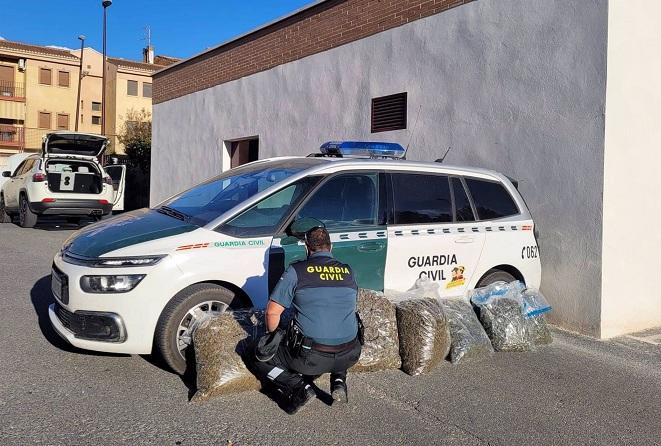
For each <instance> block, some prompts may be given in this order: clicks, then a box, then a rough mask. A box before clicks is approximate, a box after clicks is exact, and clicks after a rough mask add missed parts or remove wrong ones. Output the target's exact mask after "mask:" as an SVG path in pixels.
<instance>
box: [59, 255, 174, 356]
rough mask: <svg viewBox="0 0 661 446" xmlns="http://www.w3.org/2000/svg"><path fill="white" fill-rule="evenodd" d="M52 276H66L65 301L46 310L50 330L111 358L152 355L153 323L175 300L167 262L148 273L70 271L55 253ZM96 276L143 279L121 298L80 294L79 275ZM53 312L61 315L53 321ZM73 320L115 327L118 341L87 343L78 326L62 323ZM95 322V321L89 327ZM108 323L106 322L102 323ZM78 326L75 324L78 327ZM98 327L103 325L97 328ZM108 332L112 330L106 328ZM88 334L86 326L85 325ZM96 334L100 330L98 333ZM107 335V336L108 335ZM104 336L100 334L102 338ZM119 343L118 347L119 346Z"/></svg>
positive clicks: (130, 270) (170, 265)
mask: <svg viewBox="0 0 661 446" xmlns="http://www.w3.org/2000/svg"><path fill="white" fill-rule="evenodd" d="M53 263H54V270H55V271H58V274H63V275H66V278H67V279H66V284H67V294H66V298H65V297H64V296H61V297H62V298H63V300H64V301H61V300H58V299H57V298H56V300H55V302H56V303H55V304H53V305H52V306H51V307H50V308H49V317H50V320H51V324H52V325H53V328H54V329H55V330H56V331H57V332H58V333H59V334H60V336H62V337H63V338H64V339H65V340H67V341H68V342H69V343H70V344H72V345H74V346H76V347H79V348H83V349H87V350H95V351H101V352H110V353H128V354H149V353H151V351H152V347H153V340H154V331H155V329H156V325H157V323H158V318H159V317H160V315H161V312H162V311H163V308H164V307H165V305H166V304H167V302H168V301H169V300H170V299H171V298H172V296H173V295H175V294H176V292H177V291H179V290H178V289H176V287H177V282H176V281H173V280H172V278H173V277H178V276H179V275H180V271H179V270H178V268H177V266H176V264H175V262H174V261H172V259H171V258H166V259H163V260H162V261H161V262H159V263H158V264H157V265H154V266H150V267H130V268H92V267H89V266H82V265H74V264H71V263H67V262H64V261H63V260H62V257H61V255H60V254H59V253H58V254H57V255H56V256H55V258H54V260H53ZM98 274H118V275H121V274H145V275H146V276H145V278H144V279H143V280H142V282H140V283H139V284H138V285H137V286H136V287H135V288H134V289H133V290H131V291H129V292H126V293H112V294H92V293H86V292H84V291H83V290H82V289H81V288H80V278H81V277H82V276H84V275H98ZM58 306H59V307H61V309H62V310H66V313H63V312H62V311H61V310H60V314H59V316H62V317H58ZM69 315H74V316H75V317H76V319H77V320H78V318H79V317H80V316H81V315H84V316H89V315H92V316H94V317H96V316H99V315H101V316H104V317H108V318H111V319H114V320H115V321H117V324H116V325H117V326H118V327H120V326H121V333H122V334H121V336H119V338H116V337H113V336H110V338H112V339H114V340H110V339H89V337H88V336H85V335H84V334H83V335H82V336H81V334H82V333H81V332H80V331H77V328H78V329H80V328H81V327H80V325H78V326H77V328H76V326H75V325H70V326H69V327H67V326H66V325H67V323H70V322H69V321H66V320H64V319H68V318H69ZM92 322H94V321H92ZM106 322H107V320H106ZM79 323H80V320H78V321H77V322H75V323H74V324H79ZM102 325H103V324H102ZM107 326H109V327H111V325H110V324H107ZM85 328H87V329H89V325H86V327H85ZM97 328H99V327H97ZM112 333H113V332H112V329H111V330H110V332H109V333H108V334H112ZM102 334H103V333H102ZM119 339H121V341H120V340H119Z"/></svg>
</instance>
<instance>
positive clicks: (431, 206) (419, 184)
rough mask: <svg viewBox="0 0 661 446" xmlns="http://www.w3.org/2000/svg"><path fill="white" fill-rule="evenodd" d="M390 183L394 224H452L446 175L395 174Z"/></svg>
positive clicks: (450, 202)
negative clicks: (391, 185)
mask: <svg viewBox="0 0 661 446" xmlns="http://www.w3.org/2000/svg"><path fill="white" fill-rule="evenodd" d="M392 183H393V202H394V208H395V221H394V222H395V224H400V225H401V224H415V223H450V222H452V199H451V198H450V184H449V181H448V177H447V176H445V175H424V174H412V173H394V174H392Z"/></svg>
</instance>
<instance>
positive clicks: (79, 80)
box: [76, 34, 85, 131]
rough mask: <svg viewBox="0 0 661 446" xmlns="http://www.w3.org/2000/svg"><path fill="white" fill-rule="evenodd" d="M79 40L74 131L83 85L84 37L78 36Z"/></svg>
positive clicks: (78, 114)
mask: <svg viewBox="0 0 661 446" xmlns="http://www.w3.org/2000/svg"><path fill="white" fill-rule="evenodd" d="M78 39H79V40H80V70H79V71H78V97H77V99H76V131H78V122H79V121H80V88H81V85H82V83H83V48H84V47H85V36H83V35H82V34H81V35H80V36H78Z"/></svg>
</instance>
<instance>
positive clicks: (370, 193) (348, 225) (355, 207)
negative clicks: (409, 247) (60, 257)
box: [269, 172, 388, 290]
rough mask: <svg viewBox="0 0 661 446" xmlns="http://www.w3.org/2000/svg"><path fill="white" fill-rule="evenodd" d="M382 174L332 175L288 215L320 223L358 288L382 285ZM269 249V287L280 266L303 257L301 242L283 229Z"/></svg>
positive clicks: (383, 204)
mask: <svg viewBox="0 0 661 446" xmlns="http://www.w3.org/2000/svg"><path fill="white" fill-rule="evenodd" d="M383 178H384V177H383V174H379V173H377V172H351V173H341V174H336V175H333V176H331V177H329V178H327V179H325V180H324V181H323V182H322V183H321V184H320V185H319V186H318V187H317V188H316V189H315V190H314V191H313V192H312V193H311V194H310V196H309V197H308V198H307V199H306V200H305V202H304V203H303V204H302V205H301V206H300V207H299V209H298V211H297V212H296V213H295V215H294V217H293V218H292V219H291V221H292V222H293V221H295V220H297V219H300V218H305V217H310V218H315V219H317V220H319V221H321V222H323V223H324V224H325V225H326V228H327V229H328V232H329V234H330V236H331V242H332V245H333V248H332V249H333V251H332V252H333V255H334V257H335V258H336V259H337V260H339V261H340V262H343V263H346V264H348V265H349V266H351V268H352V269H353V272H354V276H355V278H356V282H357V284H358V286H359V287H361V288H369V289H374V290H383V283H384V282H383V280H384V268H385V258H386V250H387V242H388V238H387V232H386V226H385V215H384V209H385V193H384V190H385V189H384V188H383V187H382V184H385V183H384V181H383ZM272 252H273V254H274V255H273V256H272V259H273V262H272V268H271V271H270V278H269V279H270V286H271V287H272V286H273V285H274V284H275V282H277V280H278V278H279V276H280V274H282V271H283V270H284V268H286V267H287V266H289V265H290V264H291V263H292V262H295V261H298V260H303V259H305V258H306V250H305V245H304V243H303V241H301V240H298V239H295V238H293V237H291V236H287V234H286V233H283V234H280V235H279V236H276V237H275V239H274V242H273V250H272ZM278 253H279V254H278ZM278 255H279V256H280V257H279V259H278Z"/></svg>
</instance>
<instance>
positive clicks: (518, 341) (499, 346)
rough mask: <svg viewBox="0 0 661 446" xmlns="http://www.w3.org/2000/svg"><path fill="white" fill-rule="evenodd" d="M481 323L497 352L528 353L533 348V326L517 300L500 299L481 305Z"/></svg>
mask: <svg viewBox="0 0 661 446" xmlns="http://www.w3.org/2000/svg"><path fill="white" fill-rule="evenodd" d="M478 308H479V311H480V321H481V322H482V326H484V330H485V331H486V332H487V334H488V335H489V339H491V344H492V345H493V348H494V349H495V350H496V351H497V352H526V351H529V350H531V349H532V348H533V340H532V332H531V330H530V328H531V324H530V322H529V320H528V319H526V318H525V317H524V316H523V312H522V310H521V304H520V302H519V301H517V300H516V299H512V298H509V297H498V298H495V299H490V300H489V301H488V302H487V303H485V304H483V305H480V306H479V307H478Z"/></svg>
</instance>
